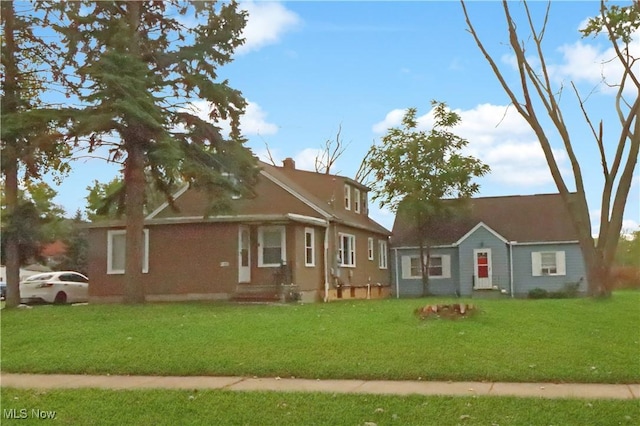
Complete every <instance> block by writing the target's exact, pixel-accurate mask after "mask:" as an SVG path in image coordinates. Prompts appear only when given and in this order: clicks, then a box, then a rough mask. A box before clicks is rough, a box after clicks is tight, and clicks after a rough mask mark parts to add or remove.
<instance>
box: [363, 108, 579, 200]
mask: <svg viewBox="0 0 640 426" xmlns="http://www.w3.org/2000/svg"><path fill="white" fill-rule="evenodd" d="M404 112H405V110H400V109H394V110H392V111H391V112H389V113H388V114H387V115H386V117H385V119H384V120H383V121H381V122H379V123H376V124H375V125H374V126H373V130H374V131H378V132H381V131H384V130H386V129H388V128H389V127H393V126H397V125H398V124H400V122H401V120H402V115H403V114H404ZM456 112H457V113H458V114H459V115H460V118H461V122H460V124H459V125H458V126H457V127H455V128H454V129H453V132H454V133H455V134H457V135H459V136H461V137H463V138H465V139H467V140H468V141H469V145H468V147H467V148H466V153H468V154H471V155H473V156H475V157H477V158H479V159H481V160H482V161H483V162H484V163H486V164H488V165H489V166H490V167H491V173H490V175H489V176H488V179H490V180H492V181H494V182H498V183H501V184H505V185H509V186H521V187H522V186H526V187H542V186H545V185H548V184H550V183H553V180H552V178H551V173H550V172H549V167H548V165H547V161H546V159H545V156H544V153H543V151H542V148H541V147H540V145H539V143H538V141H537V139H536V136H535V134H534V133H533V131H532V130H531V128H530V127H529V125H528V124H527V123H526V122H525V121H524V119H523V118H522V117H521V116H520V114H518V112H517V111H516V110H515V109H514V108H512V107H507V106H504V105H491V104H481V105H478V106H476V107H475V108H473V109H470V110H456ZM433 121H434V119H433V111H429V112H427V113H426V114H423V115H421V116H419V117H417V122H418V129H420V130H429V129H430V128H431V127H432V126H433ZM553 152H554V156H555V158H556V161H557V162H558V165H559V167H560V169H561V171H564V170H566V169H567V168H568V161H567V154H566V152H565V151H564V150H563V149H554V150H553ZM514 192H517V189H516V190H514Z"/></svg>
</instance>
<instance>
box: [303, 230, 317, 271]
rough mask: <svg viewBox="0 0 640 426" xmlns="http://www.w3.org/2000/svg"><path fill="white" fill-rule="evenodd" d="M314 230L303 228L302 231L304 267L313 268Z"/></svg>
mask: <svg viewBox="0 0 640 426" xmlns="http://www.w3.org/2000/svg"><path fill="white" fill-rule="evenodd" d="M314 231H315V230H314V229H313V228H305V230H304V264H305V266H315V265H316V256H315V249H314V247H315V232H314Z"/></svg>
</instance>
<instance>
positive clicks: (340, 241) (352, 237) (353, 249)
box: [338, 232, 356, 268]
mask: <svg viewBox="0 0 640 426" xmlns="http://www.w3.org/2000/svg"><path fill="white" fill-rule="evenodd" d="M343 237H348V238H349V240H350V241H351V243H350V246H351V247H350V248H351V252H350V253H346V255H345V248H344V244H343V243H344V240H343ZM339 253H342V256H340V267H341V268H355V267H356V236H355V235H353V234H346V233H344V232H338V254H339ZM350 255H353V259H349V260H353V263H344V260H345V259H344V258H345V257H346V256H349V257H351V256H350Z"/></svg>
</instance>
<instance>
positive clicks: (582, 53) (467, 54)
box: [56, 1, 640, 232]
mask: <svg viewBox="0 0 640 426" xmlns="http://www.w3.org/2000/svg"><path fill="white" fill-rule="evenodd" d="M241 5H242V6H241V7H243V8H245V9H246V10H247V11H248V13H249V20H248V25H247V28H246V29H245V33H244V35H245V38H246V43H245V45H244V46H243V47H242V48H241V49H240V50H239V51H238V52H237V53H236V55H235V60H234V62H233V63H231V64H230V65H227V66H225V67H224V68H222V69H220V77H221V78H227V79H229V81H230V84H231V86H232V87H234V88H237V89H239V90H241V91H242V92H243V94H244V96H245V97H246V99H247V100H248V101H249V107H248V108H247V112H246V114H245V116H244V117H243V120H242V124H241V125H242V131H243V133H244V134H245V135H246V136H247V138H248V139H249V142H248V146H249V147H250V148H251V149H252V150H253V151H254V152H255V153H256V154H257V155H259V156H260V157H261V158H263V159H265V158H266V157H265V154H266V149H265V144H268V146H269V148H270V150H271V153H272V155H273V157H274V159H275V160H277V161H280V160H282V159H284V158H286V157H293V158H294V159H295V160H296V164H297V167H299V168H305V169H311V170H312V169H313V165H314V158H315V156H316V155H317V153H318V150H319V149H320V148H321V146H322V145H323V144H324V142H325V141H326V140H327V139H334V138H335V136H336V132H337V130H338V127H339V126H342V139H343V141H344V142H345V143H346V144H348V146H347V148H346V151H345V153H344V155H343V156H342V157H341V158H340V160H339V161H338V163H337V164H336V166H335V168H334V169H333V170H332V172H335V173H338V174H341V175H345V176H350V177H353V176H354V175H355V173H356V171H357V169H358V167H359V165H360V162H361V161H362V158H363V157H364V155H365V153H366V152H367V150H368V148H369V146H370V145H371V144H372V143H374V142H377V141H379V140H380V139H381V137H382V136H383V135H384V133H385V130H386V129H387V128H389V127H390V126H395V125H398V124H399V122H400V118H401V117H402V112H403V110H404V109H405V108H408V107H416V108H418V115H419V116H420V117H421V119H420V123H422V125H423V126H424V127H425V128H429V125H430V115H429V114H428V113H429V110H430V101H431V100H432V99H435V100H438V101H443V102H446V103H447V104H448V105H449V107H451V108H452V109H454V110H456V111H457V112H458V113H459V114H460V115H461V117H462V123H461V125H460V126H458V127H457V128H456V129H454V131H455V132H456V133H457V134H459V135H460V136H463V137H465V138H466V139H468V140H469V142H470V144H469V147H468V152H469V153H471V154H473V155H475V156H477V157H478V158H480V159H482V160H483V161H484V162H485V163H487V164H489V165H490V166H491V168H492V173H491V174H490V175H488V176H487V177H485V178H483V179H481V180H480V181H479V182H480V184H481V190H480V194H479V195H480V196H495V195H514V194H536V193H549V192H557V191H556V188H555V185H554V183H553V181H552V180H551V176H550V174H549V172H548V169H547V165H546V162H545V160H544V158H543V155H542V151H541V149H540V148H539V146H538V143H537V140H536V138H535V136H534V135H533V133H532V132H531V130H530V129H529V127H528V126H527V125H526V123H524V121H523V120H522V119H521V118H520V117H519V116H518V115H517V113H515V111H514V110H513V108H511V109H509V108H507V106H508V104H509V100H508V98H507V95H506V94H505V93H504V91H503V90H502V88H501V87H500V86H499V84H498V82H497V80H496V78H495V76H494V75H493V73H492V71H491V69H490V68H489V65H488V64H487V62H486V60H485V59H484V58H483V56H482V55H481V53H480V51H479V50H478V48H477V46H476V45H475V43H474V42H473V39H472V37H471V35H470V34H469V33H468V32H467V30H466V24H465V22H464V16H463V13H462V9H461V6H460V4H459V3H458V2H457V1H440V2H435V1H430V2H359V1H353V2H306V1H295V2H282V3H277V2H242V3H241ZM545 5H546V3H543V2H534V3H531V4H530V7H531V8H532V9H533V11H534V13H535V14H536V15H537V16H541V13H542V12H544V7H545ZM511 6H512V8H513V13H514V14H519V13H520V12H521V11H522V7H521V3H520V2H513V3H511ZM598 6H599V3H597V2H569V1H567V2H554V3H553V4H552V6H551V15H550V20H549V23H548V27H547V32H546V35H545V41H544V44H543V46H544V50H545V54H546V59H547V61H548V63H549V64H550V65H551V67H550V69H551V71H552V73H551V74H552V78H553V80H554V82H555V83H556V84H557V86H558V87H560V85H564V87H565V89H564V94H563V97H562V103H561V106H562V107H563V108H564V109H563V112H564V115H565V120H566V122H567V123H568V126H569V130H570V133H571V135H572V137H573V138H574V141H578V142H576V143H574V149H575V150H576V153H577V155H578V158H579V160H580V161H581V164H582V165H583V169H582V171H583V175H584V178H585V184H586V187H587V189H588V193H587V196H588V200H589V205H590V209H591V212H592V222H593V223H594V232H596V231H597V225H596V224H597V222H598V216H597V215H598V214H599V213H598V211H599V205H600V194H601V188H602V183H601V182H602V172H601V167H600V161H599V155H598V150H597V146H596V143H595V141H594V140H593V137H592V136H590V132H589V130H588V128H587V127H586V124H585V121H584V119H583V118H582V115H581V113H580V110H579V108H578V107H577V104H576V101H575V95H574V94H573V92H572V91H571V90H570V82H571V81H573V82H575V83H576V85H577V86H578V88H579V90H580V91H581V93H582V94H583V95H584V96H586V95H588V94H589V93H591V95H590V96H589V99H588V102H587V108H589V111H590V112H591V113H592V114H593V119H594V120H595V121H597V120H599V119H602V120H603V121H604V125H605V132H607V133H609V132H610V134H613V135H614V136H615V135H616V133H615V131H616V130H617V129H618V124H617V118H616V117H615V115H614V114H613V113H614V103H613V101H614V93H615V92H614V91H613V90H611V89H609V88H607V87H606V86H605V85H603V84H601V83H599V82H600V80H601V76H602V75H603V74H604V75H605V76H609V79H610V81H616V80H615V77H612V76H615V75H616V73H617V72H619V70H616V69H615V67H614V66H612V65H603V64H604V63H606V61H607V60H609V59H611V58H612V57H613V54H612V52H611V50H610V44H609V43H608V42H607V41H606V39H604V38H597V39H593V38H588V39H582V38H581V36H580V33H579V32H578V29H579V28H581V27H582V26H583V24H584V22H585V20H586V19H587V18H588V17H591V16H594V15H596V14H597V12H598ZM501 8H502V6H501V4H500V3H498V2H470V3H468V11H469V13H470V16H471V19H472V22H473V23H474V25H475V26H476V29H477V31H478V33H479V34H480V37H481V39H482V40H483V42H484V43H485V45H486V46H487V48H488V49H489V51H490V52H491V53H492V54H493V55H494V58H495V59H496V61H497V62H498V64H499V65H500V66H501V67H502V69H503V71H504V73H505V76H506V77H507V78H508V79H509V80H510V81H513V82H515V81H516V80H515V78H516V77H517V74H516V70H515V69H514V68H513V66H512V61H511V57H510V52H509V50H508V48H507V42H508V39H507V34H506V24H505V20H504V15H503V12H502V9H501ZM524 25H525V22H524V21H521V23H520V26H521V27H522V28H523V29H524ZM530 48H531V47H530ZM633 49H635V51H636V52H638V53H640V43H639V42H638V41H635V42H634V44H633ZM196 106H197V107H204V105H200V104H196ZM610 140H611V141H612V144H611V145H609V146H608V147H607V148H608V149H609V150H612V149H613V147H614V145H613V142H614V141H615V138H612V139H610ZM555 153H556V156H557V158H558V161H559V164H560V166H561V168H562V169H563V170H565V171H569V170H570V165H569V161H568V158H567V155H566V152H565V151H564V149H563V148H562V147H561V146H560V145H556V146H555ZM72 166H73V168H74V170H73V172H72V173H71V174H70V175H69V176H68V177H67V178H66V179H65V180H64V182H63V183H62V184H61V185H60V186H59V187H58V188H56V189H57V191H58V193H59V196H58V198H57V201H58V202H59V203H60V204H61V205H62V206H63V207H64V208H65V209H66V210H67V212H68V213H69V214H73V212H75V210H76V209H78V208H80V209H83V208H84V205H85V200H84V197H85V196H86V194H87V191H86V189H85V188H86V187H87V186H88V185H90V184H91V182H92V181H93V180H98V181H101V182H107V181H109V180H110V179H112V178H113V177H114V176H116V175H117V173H118V170H119V167H118V166H116V165H109V164H106V163H104V162H103V161H101V160H97V159H82V160H78V161H76V162H74V163H73V165H72ZM566 176H567V177H569V179H571V178H570V175H569V174H566ZM569 186H570V187H573V185H571V184H569ZM639 194H640V178H639V173H638V170H637V169H636V173H635V178H634V184H633V186H632V188H631V192H630V196H629V199H628V202H627V208H626V211H625V223H624V225H623V227H624V228H625V229H626V230H635V229H638V227H639V224H640V217H639V216H640V208H639V204H640V196H639ZM372 207H374V206H372ZM371 216H372V217H373V218H374V219H375V220H377V221H379V222H380V223H381V224H382V225H384V226H386V227H387V228H391V226H392V224H393V214H392V213H390V212H388V211H385V210H381V209H379V208H377V207H375V208H372V211H371Z"/></svg>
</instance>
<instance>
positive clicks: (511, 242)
mask: <svg viewBox="0 0 640 426" xmlns="http://www.w3.org/2000/svg"><path fill="white" fill-rule="evenodd" d="M516 242H517V241H509V287H510V292H511V298H512V299H513V298H514V297H515V296H514V294H513V245H514V244H515V243H516Z"/></svg>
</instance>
